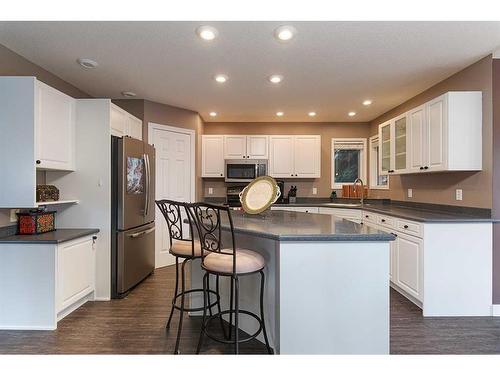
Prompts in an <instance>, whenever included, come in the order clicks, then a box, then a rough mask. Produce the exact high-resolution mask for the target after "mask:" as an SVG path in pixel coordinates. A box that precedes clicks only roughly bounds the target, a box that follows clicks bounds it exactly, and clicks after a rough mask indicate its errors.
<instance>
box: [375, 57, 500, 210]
mask: <svg viewBox="0 0 500 375" xmlns="http://www.w3.org/2000/svg"><path fill="white" fill-rule="evenodd" d="M475 90H477V91H482V92H483V170H482V171H481V172H454V173H434V174H418V175H405V176H391V177H390V181H389V187H390V189H389V190H372V191H371V194H370V195H371V197H374V198H390V199H393V200H408V201H415V202H425V203H438V204H449V205H458V206H469V207H481V208H491V207H492V140H491V137H492V128H493V126H492V57H491V56H488V57H485V58H484V59H482V60H480V61H478V62H476V63H475V64H473V65H470V66H469V67H467V68H465V69H464V70H462V71H460V72H458V73H456V74H454V75H453V76H451V77H449V78H447V79H445V80H444V81H441V82H439V83H438V84H436V85H434V86H432V87H431V88H429V89H428V90H426V91H424V92H422V93H421V94H419V95H417V96H415V97H414V98H412V99H410V100H408V101H406V102H405V103H403V104H401V105H400V106H398V107H396V108H394V109H392V110H391V111H389V112H387V113H385V114H383V115H382V116H380V117H378V118H377V119H375V120H373V121H372V122H371V131H370V135H374V134H377V132H378V125H379V124H381V123H383V122H384V121H387V120H390V119H391V118H393V117H395V116H397V115H399V114H401V113H404V112H406V111H408V110H410V109H411V108H414V107H417V106H419V105H421V104H423V103H425V102H427V101H428V100H430V99H433V98H435V97H437V96H439V95H441V94H443V93H445V92H447V91H475ZM409 188H411V189H413V198H407V189H409ZM455 189H462V190H463V200H462V201H456V200H455Z"/></svg>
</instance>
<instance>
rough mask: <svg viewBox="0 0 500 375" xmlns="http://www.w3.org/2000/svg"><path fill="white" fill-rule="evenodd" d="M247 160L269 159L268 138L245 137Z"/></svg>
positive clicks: (261, 136) (265, 136)
mask: <svg viewBox="0 0 500 375" xmlns="http://www.w3.org/2000/svg"><path fill="white" fill-rule="evenodd" d="M247 158H249V159H268V158H269V137H268V136H267V135H248V136H247Z"/></svg>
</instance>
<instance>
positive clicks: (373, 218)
mask: <svg viewBox="0 0 500 375" xmlns="http://www.w3.org/2000/svg"><path fill="white" fill-rule="evenodd" d="M361 219H362V220H363V222H366V223H372V224H377V222H378V215H377V214H374V213H372V212H367V211H363V215H362V216H361Z"/></svg>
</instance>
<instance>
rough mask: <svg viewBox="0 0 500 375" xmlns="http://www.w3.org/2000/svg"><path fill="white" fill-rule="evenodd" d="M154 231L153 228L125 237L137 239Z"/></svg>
mask: <svg viewBox="0 0 500 375" xmlns="http://www.w3.org/2000/svg"><path fill="white" fill-rule="evenodd" d="M154 230H155V228H149V229H146V230H143V231H142V232H137V233H132V234H127V236H128V237H131V238H137V237H141V236H144V235H145V234H148V233H151V232H153V231H154Z"/></svg>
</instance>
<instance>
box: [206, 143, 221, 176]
mask: <svg viewBox="0 0 500 375" xmlns="http://www.w3.org/2000/svg"><path fill="white" fill-rule="evenodd" d="M201 139H202V141H201V163H202V166H201V177H224V136H223V135H203V136H202V138H201Z"/></svg>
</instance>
